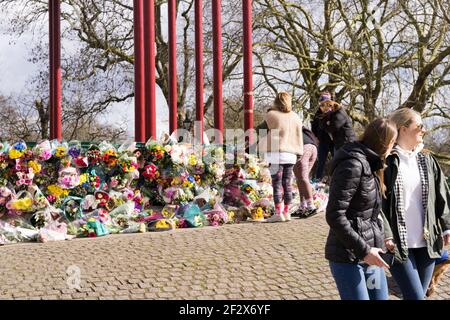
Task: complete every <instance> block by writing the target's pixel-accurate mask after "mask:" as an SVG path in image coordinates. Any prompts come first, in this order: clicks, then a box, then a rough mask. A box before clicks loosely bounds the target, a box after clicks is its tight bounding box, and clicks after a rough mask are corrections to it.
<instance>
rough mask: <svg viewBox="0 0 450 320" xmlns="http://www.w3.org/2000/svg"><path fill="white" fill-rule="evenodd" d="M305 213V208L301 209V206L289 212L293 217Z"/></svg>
mask: <svg viewBox="0 0 450 320" xmlns="http://www.w3.org/2000/svg"><path fill="white" fill-rule="evenodd" d="M304 214H305V209H303V208H298V209H297V210H295V211H294V212H293V213H292V214H291V216H293V217H301V216H302V215H304Z"/></svg>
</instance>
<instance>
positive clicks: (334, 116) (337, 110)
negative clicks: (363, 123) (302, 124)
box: [320, 100, 356, 151]
mask: <svg viewBox="0 0 450 320" xmlns="http://www.w3.org/2000/svg"><path fill="white" fill-rule="evenodd" d="M320 109H321V110H322V112H323V115H322V116H321V120H320V125H321V126H322V128H323V129H324V130H325V131H326V132H327V133H328V134H329V136H330V137H331V140H333V143H334V148H335V151H337V150H339V148H340V147H342V146H343V145H344V144H346V143H348V142H353V141H355V140H356V138H355V131H354V130H353V124H352V120H351V119H350V117H349V116H348V114H347V112H345V110H344V108H343V107H342V106H341V105H340V104H339V103H337V102H335V101H332V100H328V101H324V102H321V103H320Z"/></svg>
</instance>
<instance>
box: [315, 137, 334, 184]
mask: <svg viewBox="0 0 450 320" xmlns="http://www.w3.org/2000/svg"><path fill="white" fill-rule="evenodd" d="M328 153H331V156H333V155H334V144H333V143H326V142H320V143H319V148H318V150H317V170H316V174H315V178H316V179H318V180H320V179H322V178H323V172H324V170H325V164H326V162H327V159H328Z"/></svg>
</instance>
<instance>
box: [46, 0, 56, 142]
mask: <svg viewBox="0 0 450 320" xmlns="http://www.w3.org/2000/svg"><path fill="white" fill-rule="evenodd" d="M53 11H54V10H53V0H48V35H49V37H48V47H49V52H48V60H49V72H48V75H49V90H50V93H49V97H48V99H49V101H48V112H49V114H50V126H49V127H50V136H49V137H50V139H53V138H54V136H55V133H54V131H55V130H54V126H55V118H54V116H55V110H54V106H55V103H54V99H53V92H54V91H55V89H54V81H53V68H54V67H53V50H54V49H53V48H54V45H53V36H54V35H53V15H54V14H53Z"/></svg>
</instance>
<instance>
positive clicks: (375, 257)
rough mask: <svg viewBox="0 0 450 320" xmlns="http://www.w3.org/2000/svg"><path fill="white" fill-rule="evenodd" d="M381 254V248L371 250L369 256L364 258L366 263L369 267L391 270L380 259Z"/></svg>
mask: <svg viewBox="0 0 450 320" xmlns="http://www.w3.org/2000/svg"><path fill="white" fill-rule="evenodd" d="M380 252H383V250H381V249H380V248H370V251H369V254H368V255H367V256H365V257H364V262H365V263H367V264H368V265H369V266H377V267H380V268H382V267H384V268H387V269H389V265H388V264H387V263H386V262H384V260H383V259H382V258H381V257H380V255H379V253H380Z"/></svg>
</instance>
